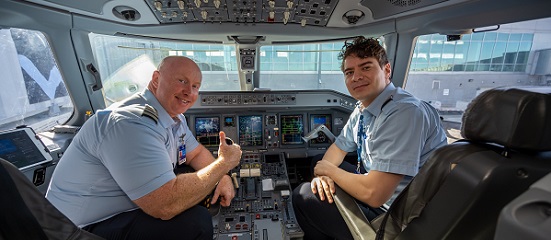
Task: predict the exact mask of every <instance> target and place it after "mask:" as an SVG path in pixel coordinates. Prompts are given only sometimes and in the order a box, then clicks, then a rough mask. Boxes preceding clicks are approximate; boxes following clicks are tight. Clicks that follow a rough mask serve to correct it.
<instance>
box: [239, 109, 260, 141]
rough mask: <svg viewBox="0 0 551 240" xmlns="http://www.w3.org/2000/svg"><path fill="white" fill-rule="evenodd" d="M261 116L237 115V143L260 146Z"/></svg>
mask: <svg viewBox="0 0 551 240" xmlns="http://www.w3.org/2000/svg"><path fill="white" fill-rule="evenodd" d="M262 140H263V138H262V116H261V115H252V116H239V145H241V146H242V147H246V146H262V145H263V142H262Z"/></svg>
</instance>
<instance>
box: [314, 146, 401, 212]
mask: <svg viewBox="0 0 551 240" xmlns="http://www.w3.org/2000/svg"><path fill="white" fill-rule="evenodd" d="M346 154H347V153H346V152H345V151H343V150H341V149H340V148H339V147H337V146H336V145H335V144H333V145H331V147H329V149H328V150H327V152H326V153H325V155H324V157H323V160H321V161H319V162H318V163H317V164H316V167H315V168H314V174H315V175H316V176H319V180H316V179H314V181H313V182H312V184H311V185H312V191H313V192H315V193H316V192H317V193H319V195H320V198H321V199H322V200H324V199H325V197H327V199H328V201H329V202H333V199H332V197H331V193H334V192H335V187H334V184H333V182H335V183H337V184H338V185H339V186H340V187H341V188H342V189H343V190H344V191H345V192H347V193H348V194H350V195H351V196H353V197H354V198H356V199H358V200H360V201H362V202H364V203H366V204H368V205H369V206H372V207H379V206H381V205H383V204H384V203H385V202H386V201H388V199H390V197H392V194H393V193H394V190H395V189H396V187H397V186H398V184H399V183H400V181H401V180H402V178H403V175H400V174H394V173H387V172H380V171H375V170H371V171H370V172H369V173H368V174H366V175H362V174H355V173H350V172H347V171H345V170H343V169H341V168H339V167H338V166H339V165H340V164H341V163H342V161H343V159H344V157H345V156H346ZM328 178H329V179H328Z"/></svg>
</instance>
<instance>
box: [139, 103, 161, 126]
mask: <svg viewBox="0 0 551 240" xmlns="http://www.w3.org/2000/svg"><path fill="white" fill-rule="evenodd" d="M142 116H146V117H148V118H151V119H153V121H155V123H159V114H158V113H157V109H155V108H153V107H152V106H150V105H148V104H146V105H145V107H144V110H143V113H142Z"/></svg>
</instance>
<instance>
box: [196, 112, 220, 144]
mask: <svg viewBox="0 0 551 240" xmlns="http://www.w3.org/2000/svg"><path fill="white" fill-rule="evenodd" d="M219 132H220V118H219V117H196V118H195V138H196V139H197V141H198V142H199V143H201V144H203V145H204V146H205V147H213V146H218V145H219V144H220V137H219V136H218V133H219Z"/></svg>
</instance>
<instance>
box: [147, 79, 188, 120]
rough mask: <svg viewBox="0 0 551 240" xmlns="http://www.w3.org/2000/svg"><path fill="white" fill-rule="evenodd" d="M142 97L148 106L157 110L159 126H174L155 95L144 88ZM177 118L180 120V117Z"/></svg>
mask: <svg viewBox="0 0 551 240" xmlns="http://www.w3.org/2000/svg"><path fill="white" fill-rule="evenodd" d="M142 96H143V98H144V99H145V101H146V102H147V103H148V104H150V105H151V106H152V107H153V108H155V110H157V113H158V114H159V122H160V123H161V126H163V127H165V128H167V127H171V126H172V125H174V124H175V122H176V121H174V119H172V117H170V115H169V114H168V112H167V111H166V110H165V109H164V108H163V106H162V105H161V103H160V102H159V100H157V98H156V97H155V95H153V92H151V91H150V90H149V89H147V88H146V89H144V91H143V92H142ZM178 118H180V116H178ZM180 119H181V118H180Z"/></svg>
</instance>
